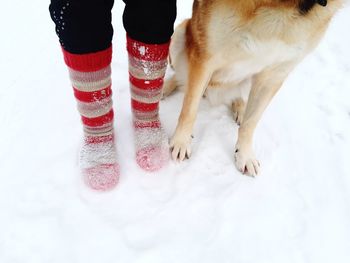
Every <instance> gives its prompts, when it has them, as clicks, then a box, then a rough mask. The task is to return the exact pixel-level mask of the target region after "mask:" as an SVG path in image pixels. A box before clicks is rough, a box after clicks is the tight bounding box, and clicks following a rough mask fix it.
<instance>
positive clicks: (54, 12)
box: [49, 0, 147, 54]
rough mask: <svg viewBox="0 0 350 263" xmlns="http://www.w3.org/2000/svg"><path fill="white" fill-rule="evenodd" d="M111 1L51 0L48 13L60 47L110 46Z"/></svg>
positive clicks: (77, 50)
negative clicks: (53, 23) (53, 24)
mask: <svg viewBox="0 0 350 263" xmlns="http://www.w3.org/2000/svg"><path fill="white" fill-rule="evenodd" d="M146 2H147V1H146ZM113 3H114V0H69V1H68V0H51V4H50V7H49V10H50V15H51V18H52V20H53V21H54V22H55V24H56V33H57V35H58V37H59V40H60V43H61V45H62V47H63V48H64V49H65V50H66V51H68V52H70V53H73V54H86V53H93V52H97V51H101V50H104V49H106V48H108V47H110V45H111V43H112V37H113V27H112V14H111V10H112V7H113Z"/></svg>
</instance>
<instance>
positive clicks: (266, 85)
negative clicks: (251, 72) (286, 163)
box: [234, 63, 294, 176]
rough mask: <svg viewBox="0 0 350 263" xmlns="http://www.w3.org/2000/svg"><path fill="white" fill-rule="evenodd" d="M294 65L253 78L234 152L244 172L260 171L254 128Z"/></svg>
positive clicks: (284, 65) (282, 66)
mask: <svg viewBox="0 0 350 263" xmlns="http://www.w3.org/2000/svg"><path fill="white" fill-rule="evenodd" d="M293 65H294V64H293ZM293 65H292V64H289V63H288V64H283V65H280V66H275V67H273V68H269V69H266V70H264V71H262V72H261V73H259V74H257V75H256V76H255V77H254V78H253V83H252V88H251V91H250V94H249V98H248V102H247V106H246V110H245V113H244V116H243V121H242V123H241V126H240V127H239V130H238V140H237V143H236V147H235V154H234V157H235V165H236V167H237V169H238V170H239V171H241V172H242V173H244V174H247V175H249V176H256V175H258V173H259V169H260V163H259V161H257V160H256V158H255V154H254V151H253V148H252V142H253V135H254V130H255V128H256V125H257V123H258V121H259V120H260V118H261V115H262V114H263V112H264V110H265V109H266V107H267V106H268V104H269V103H270V101H271V99H272V98H273V96H274V95H275V94H276V92H277V91H278V90H279V89H280V87H281V86H282V84H283V82H284V80H285V78H286V77H287V75H288V74H289V72H290V71H291V69H292V67H293Z"/></svg>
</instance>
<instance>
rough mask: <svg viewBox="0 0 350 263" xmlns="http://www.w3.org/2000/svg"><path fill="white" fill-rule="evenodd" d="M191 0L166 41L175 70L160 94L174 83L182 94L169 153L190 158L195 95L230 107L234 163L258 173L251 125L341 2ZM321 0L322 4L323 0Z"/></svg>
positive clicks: (175, 157) (254, 125)
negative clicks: (186, 13)
mask: <svg viewBox="0 0 350 263" xmlns="http://www.w3.org/2000/svg"><path fill="white" fill-rule="evenodd" d="M325 2H327V1H324V0H312V1H309V0H306V1H305V0H195V1H194V3H193V13H192V18H191V19H188V20H185V21H184V22H183V23H181V24H180V25H179V26H178V27H177V28H176V30H175V32H174V35H173V37H172V42H171V46H170V60H171V66H172V67H173V69H174V71H175V75H174V76H173V78H171V79H170V80H169V81H168V82H167V83H166V84H165V87H164V95H165V96H166V95H168V94H170V93H171V92H172V91H173V90H175V89H176V88H177V87H180V88H183V89H184V90H185V97H184V101H183V106H182V110H181V114H180V117H179V120H178V124H177V128H176V131H175V134H174V135H173V137H172V139H171V141H170V147H171V151H172V158H173V159H175V160H180V161H182V160H184V159H185V158H186V157H187V158H189V157H190V155H191V139H192V129H193V125H194V122H195V119H196V114H197V110H198V106H199V102H200V99H201V97H202V96H203V95H204V94H205V95H206V96H207V98H208V99H209V101H211V102H212V103H213V104H218V103H226V104H229V105H230V107H232V110H233V113H234V118H235V120H236V121H237V123H238V124H240V127H239V131H238V140H237V143H236V146H235V150H234V160H235V165H236V167H237V169H238V170H240V171H241V172H242V173H245V174H247V175H251V176H255V175H257V174H258V173H259V169H260V164H259V162H258V161H257V159H256V158H255V154H254V151H253V148H252V142H253V134H254V130H255V127H256V125H257V123H258V121H259V119H260V118H261V115H262V113H263V112H264V110H265V108H266V107H267V106H268V104H269V102H270V101H271V99H272V97H273V96H274V95H275V94H276V92H277V91H278V90H279V88H280V87H281V86H282V84H283V82H284V80H285V79H286V77H287V76H288V74H289V73H290V72H291V71H292V70H293V68H294V67H295V66H296V65H297V64H298V63H299V62H300V61H301V60H302V59H303V58H304V57H305V56H306V55H307V54H308V53H309V52H310V51H312V50H313V49H314V48H315V47H316V46H317V44H318V43H319V41H320V39H321V38H322V36H323V35H324V33H325V31H326V29H327V26H328V24H329V22H330V20H331V18H332V17H333V16H334V14H335V13H336V11H337V10H338V9H340V8H341V5H342V0H329V1H328V3H327V5H326V6H322V5H324V4H325ZM321 4H322V5H321Z"/></svg>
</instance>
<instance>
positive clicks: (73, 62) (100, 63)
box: [62, 46, 112, 72]
mask: <svg viewBox="0 0 350 263" xmlns="http://www.w3.org/2000/svg"><path fill="white" fill-rule="evenodd" d="M62 52H63V57H64V61H65V63H66V65H67V66H68V67H69V68H71V69H73V70H76V71H82V72H93V71H98V70H100V69H103V68H105V67H107V66H108V65H110V64H111V61H112V46H110V47H109V48H107V49H105V50H102V51H98V52H94V53H88V54H73V53H70V52H68V51H66V50H64V49H63V48H62Z"/></svg>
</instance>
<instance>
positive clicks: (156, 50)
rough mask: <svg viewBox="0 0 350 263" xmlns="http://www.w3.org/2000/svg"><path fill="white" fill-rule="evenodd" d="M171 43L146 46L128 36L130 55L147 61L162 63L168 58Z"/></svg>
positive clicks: (127, 44) (127, 45) (127, 43)
mask: <svg viewBox="0 0 350 263" xmlns="http://www.w3.org/2000/svg"><path fill="white" fill-rule="evenodd" d="M169 45H170V41H169V42H167V43H165V44H146V43H143V42H140V41H137V40H134V39H132V38H131V37H130V36H129V35H127V36H126V47H127V50H128V53H129V55H131V56H133V57H136V58H138V59H141V60H146V61H161V60H164V59H166V58H167V57H168V54H169Z"/></svg>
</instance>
